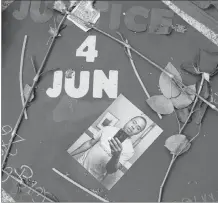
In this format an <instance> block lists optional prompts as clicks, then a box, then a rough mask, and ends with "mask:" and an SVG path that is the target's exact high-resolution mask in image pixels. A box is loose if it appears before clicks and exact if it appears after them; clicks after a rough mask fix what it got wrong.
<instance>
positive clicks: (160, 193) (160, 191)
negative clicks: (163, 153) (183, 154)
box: [158, 155, 176, 202]
mask: <svg viewBox="0 0 218 203" xmlns="http://www.w3.org/2000/svg"><path fill="white" fill-rule="evenodd" d="M175 160H176V157H175V155H173V156H172V159H171V162H170V165H169V166H168V169H167V172H166V174H165V176H164V179H163V181H162V184H161V186H160V190H159V196H158V202H161V199H162V192H163V189H164V185H165V182H166V180H167V177H168V175H169V173H170V170H171V168H172V166H173V163H174V162H175Z"/></svg>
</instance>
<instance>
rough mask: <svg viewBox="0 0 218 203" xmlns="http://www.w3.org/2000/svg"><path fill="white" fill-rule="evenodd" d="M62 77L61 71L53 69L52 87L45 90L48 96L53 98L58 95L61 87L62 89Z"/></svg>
mask: <svg viewBox="0 0 218 203" xmlns="http://www.w3.org/2000/svg"><path fill="white" fill-rule="evenodd" d="M62 77H63V72H62V71H55V72H54V81H53V89H52V88H48V89H47V91H46V94H47V95H48V96H49V97H52V98H55V97H58V96H59V95H60V93H61V89H62Z"/></svg>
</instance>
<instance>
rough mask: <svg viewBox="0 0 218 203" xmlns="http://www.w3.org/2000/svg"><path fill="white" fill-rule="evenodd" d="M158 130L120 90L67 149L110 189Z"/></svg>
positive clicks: (151, 141)
mask: <svg viewBox="0 0 218 203" xmlns="http://www.w3.org/2000/svg"><path fill="white" fill-rule="evenodd" d="M162 132H163V130H162V129H161V128H160V127H159V126H158V125H157V124H156V123H154V122H153V121H152V120H151V119H150V118H149V117H148V116H147V115H145V114H144V113H143V112H142V111H141V110H139V109H138V108H137V107H136V106H135V105H134V104H132V103H131V102H130V101H129V100H128V99H127V98H126V97H124V96H123V95H122V94H121V95H119V97H118V98H117V99H116V100H115V101H114V102H113V103H112V104H111V105H110V106H109V107H108V108H107V109H106V110H105V111H104V112H103V113H102V114H101V115H100V117H99V118H98V119H97V120H96V121H95V122H94V123H93V124H92V125H91V126H90V127H89V128H88V129H87V130H86V131H85V132H84V133H83V134H82V135H81V136H80V138H79V139H78V140H77V141H76V142H75V143H73V144H72V145H71V146H70V148H69V149H68V150H67V152H68V153H69V155H70V156H72V158H74V159H76V160H77V161H78V162H79V163H80V164H81V165H82V166H83V167H84V168H85V169H86V170H87V171H88V172H89V173H90V174H92V175H93V176H94V177H95V178H96V179H97V180H98V181H100V182H101V183H102V184H103V185H104V187H105V188H106V189H108V190H110V189H111V188H112V187H113V186H114V185H115V184H116V183H117V182H118V181H119V180H120V179H121V177H122V176H123V175H124V174H125V173H126V172H127V171H128V170H129V169H130V168H131V166H132V165H133V164H134V163H135V161H136V160H137V159H138V158H139V157H140V156H141V155H142V154H143V153H144V152H145V151H146V149H148V147H149V146H150V145H151V144H152V143H153V142H154V141H155V140H156V139H157V138H158V136H159V135H160V134H161V133H162Z"/></svg>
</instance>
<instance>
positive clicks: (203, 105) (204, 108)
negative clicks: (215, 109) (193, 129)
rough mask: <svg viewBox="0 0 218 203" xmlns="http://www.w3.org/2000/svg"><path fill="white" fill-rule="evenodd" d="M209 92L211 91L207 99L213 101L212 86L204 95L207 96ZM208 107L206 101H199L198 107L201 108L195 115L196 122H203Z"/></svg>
mask: <svg viewBox="0 0 218 203" xmlns="http://www.w3.org/2000/svg"><path fill="white" fill-rule="evenodd" d="M205 83H206V82H205ZM208 91H209V92H208ZM208 93H209V97H208V98H206V99H207V101H209V102H212V101H213V97H212V89H211V88H210V89H209V90H207V92H206V94H203V95H204V96H207V95H208ZM207 107H208V105H207V104H206V103H204V102H202V101H201V100H200V101H198V103H197V105H196V109H199V110H197V111H196V112H195V113H194V115H193V118H194V121H195V123H196V124H197V125H199V124H201V122H202V120H203V118H204V115H205V113H206V111H207Z"/></svg>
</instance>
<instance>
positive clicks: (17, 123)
mask: <svg viewBox="0 0 218 203" xmlns="http://www.w3.org/2000/svg"><path fill="white" fill-rule="evenodd" d="M67 15H68V13H65V15H64V16H63V18H62V19H61V22H60V23H59V25H58V28H57V33H56V35H54V37H53V38H52V41H51V43H50V45H49V47H48V49H47V52H46V54H45V56H44V58H43V61H42V63H41V65H40V68H39V69H38V72H37V74H36V76H35V77H34V78H33V84H32V86H31V89H30V91H29V94H28V95H27V98H26V101H25V104H24V107H23V109H22V111H21V113H20V115H19V117H18V119H17V122H16V124H15V126H14V129H13V131H12V133H11V139H10V142H9V145H8V149H7V151H6V153H5V156H4V158H3V160H2V169H4V167H5V165H6V160H7V158H8V156H9V153H10V150H11V147H12V143H13V141H14V139H15V137H16V132H17V130H18V128H19V126H20V124H21V121H22V118H23V114H24V111H25V109H26V107H27V104H28V102H29V99H30V97H31V95H32V92H33V90H34V88H35V86H36V84H37V82H38V80H39V77H40V74H41V72H42V70H43V68H44V66H45V64H46V62H47V59H48V57H49V54H50V53H51V50H52V47H53V45H54V42H55V40H56V37H57V36H58V33H59V31H60V28H61V26H62V25H63V23H64V21H65V19H66V18H67Z"/></svg>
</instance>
